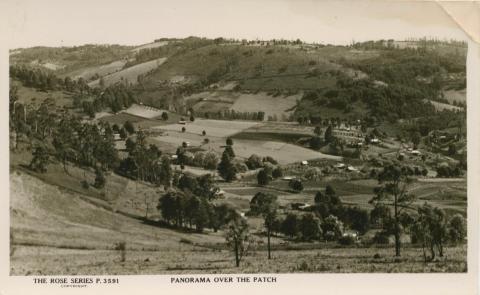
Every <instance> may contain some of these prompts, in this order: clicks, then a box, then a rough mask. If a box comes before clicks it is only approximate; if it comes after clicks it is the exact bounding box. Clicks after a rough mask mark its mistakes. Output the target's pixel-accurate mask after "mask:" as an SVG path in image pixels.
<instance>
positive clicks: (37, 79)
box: [10, 66, 136, 117]
mask: <svg viewBox="0 0 480 295" xmlns="http://www.w3.org/2000/svg"><path fill="white" fill-rule="evenodd" d="M10 77H11V78H14V79H17V80H19V81H21V82H22V84H23V85H25V86H26V87H32V88H36V89H39V90H42V91H54V90H64V91H69V92H73V93H74V95H73V106H74V107H76V108H82V109H83V112H84V113H85V114H87V115H89V116H90V117H94V116H95V113H96V112H100V111H102V110H103V109H105V108H110V109H111V110H112V112H118V111H120V110H122V109H125V108H128V107H130V106H131V105H132V104H133V103H135V102H136V100H135V97H134V95H133V92H132V91H131V89H130V88H129V87H128V86H125V85H123V84H120V83H119V84H114V85H111V86H109V87H107V88H106V89H104V90H103V91H102V90H101V89H100V88H91V87H89V86H88V84H87V83H86V82H85V80H84V79H83V78H80V79H78V80H72V79H71V78H70V77H65V78H64V79H61V78H59V77H57V76H56V75H55V74H54V73H52V72H49V71H43V70H40V69H34V68H28V67H24V66H10Z"/></svg>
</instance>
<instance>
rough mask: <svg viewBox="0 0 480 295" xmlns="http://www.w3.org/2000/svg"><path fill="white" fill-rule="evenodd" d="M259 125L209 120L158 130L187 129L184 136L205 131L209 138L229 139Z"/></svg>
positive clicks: (247, 122)
mask: <svg viewBox="0 0 480 295" xmlns="http://www.w3.org/2000/svg"><path fill="white" fill-rule="evenodd" d="M257 124H259V123H258V122H252V121H225V120H208V119H196V120H195V121H194V122H187V123H186V124H178V123H176V124H168V125H163V126H158V127H156V128H158V129H162V130H167V131H177V132H181V130H182V128H183V127H185V129H186V130H185V132H184V134H196V135H201V134H202V132H203V131H204V130H205V132H206V134H207V137H210V136H213V137H223V138H224V137H229V136H232V135H234V134H236V133H238V132H241V131H242V130H245V129H247V128H250V127H252V126H255V125H257Z"/></svg>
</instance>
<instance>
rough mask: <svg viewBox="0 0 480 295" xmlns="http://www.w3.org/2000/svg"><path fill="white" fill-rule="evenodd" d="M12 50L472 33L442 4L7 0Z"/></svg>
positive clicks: (340, 40) (337, 41) (335, 40)
mask: <svg viewBox="0 0 480 295" xmlns="http://www.w3.org/2000/svg"><path fill="white" fill-rule="evenodd" d="M3 1H4V3H3V5H4V6H5V7H6V9H5V10H3V11H4V12H5V17H6V22H7V28H6V29H7V32H6V34H5V35H4V37H3V38H6V39H7V40H6V41H7V43H8V45H9V48H18V47H31V46H38V45H45V46H72V45H81V44H86V43H97V44H98V43H99V44H106V43H108V44H126V45H138V44H144V43H149V42H152V41H153V40H154V39H157V38H161V37H179V38H182V37H187V36H199V37H209V38H215V37H227V38H238V39H242V38H246V39H257V38H258V39H272V38H277V39H278V38H284V39H297V38H300V39H302V40H303V41H307V42H321V43H332V44H347V43H350V42H351V41H352V40H355V41H365V40H378V39H397V40H403V39H405V38H409V37H424V36H427V37H438V38H440V39H444V38H447V39H450V38H453V39H461V40H465V38H466V37H465V34H464V33H463V32H462V31H461V30H460V29H459V28H458V27H457V25H456V24H455V22H453V21H452V20H451V19H450V17H448V15H447V14H446V13H445V12H444V11H443V9H442V8H441V7H440V6H439V5H438V4H437V3H435V2H421V3H419V2H415V3H413V2H405V1H404V2H392V1H390V2H386V1H355V2H353V1H313V0H297V1H293V0H276V1H274V0H263V1H261V0H256V1H254V0H242V1H240V0H205V1H199V0H196V1H195V0H189V1H187V0H174V1H171V0H165V1H162V0H156V1H154V0H135V1H121V0H103V1H100V0H96V1H95V0H76V1H67V0H43V1H39V0H3Z"/></svg>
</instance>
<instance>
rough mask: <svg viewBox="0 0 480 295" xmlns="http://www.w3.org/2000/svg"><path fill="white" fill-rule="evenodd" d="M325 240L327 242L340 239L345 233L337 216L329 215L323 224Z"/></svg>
mask: <svg viewBox="0 0 480 295" xmlns="http://www.w3.org/2000/svg"><path fill="white" fill-rule="evenodd" d="M321 228H322V231H323V238H324V239H325V240H327V241H334V240H337V239H339V238H340V237H341V236H342V233H343V223H342V222H341V221H340V220H339V219H338V217H337V216H334V215H329V216H328V217H327V218H325V219H324V220H323V222H322V224H321Z"/></svg>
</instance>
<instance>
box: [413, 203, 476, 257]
mask: <svg viewBox="0 0 480 295" xmlns="http://www.w3.org/2000/svg"><path fill="white" fill-rule="evenodd" d="M417 213H418V215H417V216H416V218H415V219H414V220H413V222H412V224H411V226H410V232H411V237H412V243H415V244H421V245H422V251H423V257H424V260H425V262H426V261H428V260H434V259H435V256H436V254H437V253H438V256H440V257H443V256H444V247H445V245H446V244H447V243H450V244H453V245H455V244H458V243H462V242H464V240H465V237H466V235H467V232H466V222H465V219H464V218H463V216H462V215H460V214H456V215H453V216H452V217H451V218H450V219H447V215H446V214H445V211H444V210H442V209H439V208H437V207H432V206H430V205H429V204H427V203H425V204H424V205H423V206H421V207H419V208H418V210H417ZM427 249H428V250H429V252H430V256H428V255H427V253H426V251H427Z"/></svg>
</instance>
